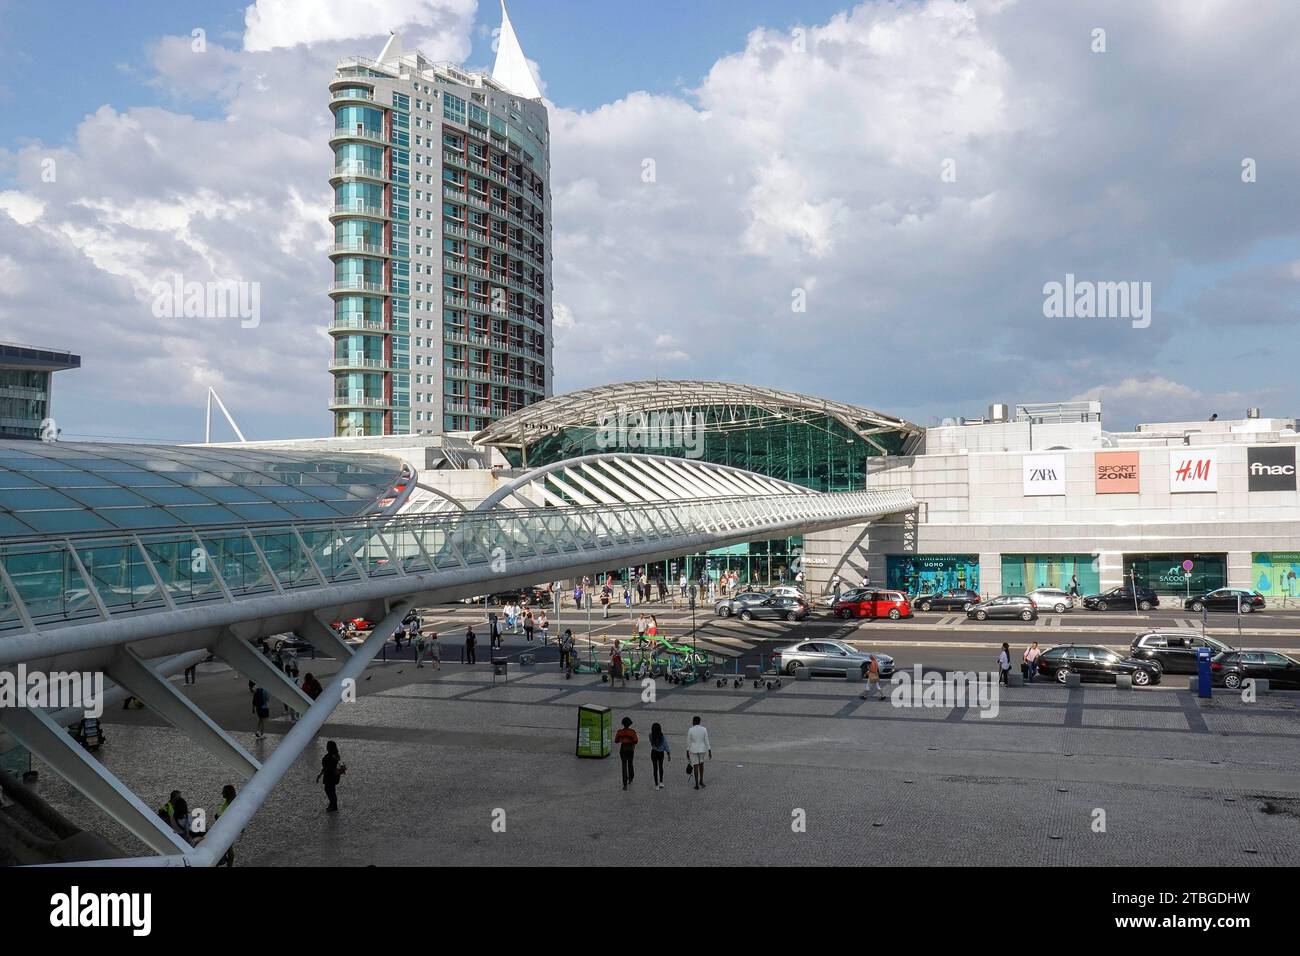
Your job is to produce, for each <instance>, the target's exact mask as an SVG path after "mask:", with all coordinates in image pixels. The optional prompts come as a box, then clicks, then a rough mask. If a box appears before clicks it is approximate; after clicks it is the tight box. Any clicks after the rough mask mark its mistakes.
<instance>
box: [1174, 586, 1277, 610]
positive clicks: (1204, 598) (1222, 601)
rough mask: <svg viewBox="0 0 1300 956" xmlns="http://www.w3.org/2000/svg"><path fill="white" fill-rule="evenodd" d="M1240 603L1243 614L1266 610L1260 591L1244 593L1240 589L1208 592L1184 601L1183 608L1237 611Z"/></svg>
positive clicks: (1220, 589)
mask: <svg viewBox="0 0 1300 956" xmlns="http://www.w3.org/2000/svg"><path fill="white" fill-rule="evenodd" d="M1238 603H1240V605H1241V613H1242V614H1250V613H1251V612H1253V611H1262V610H1264V595H1262V594H1260V593H1259V592H1258V591H1243V590H1241V589H1240V588H1219V589H1218V590H1217V591H1207V592H1206V593H1204V594H1196V595H1193V596H1192V597H1189V598H1187V599H1186V600H1185V601H1183V607H1184V608H1185V609H1186V610H1188V611H1200V610H1202V609H1208V610H1211V611H1235V610H1237V606H1238Z"/></svg>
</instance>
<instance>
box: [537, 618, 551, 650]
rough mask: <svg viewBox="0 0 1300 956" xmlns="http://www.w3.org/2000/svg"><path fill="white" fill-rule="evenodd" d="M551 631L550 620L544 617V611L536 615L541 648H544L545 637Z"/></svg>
mask: <svg viewBox="0 0 1300 956" xmlns="http://www.w3.org/2000/svg"><path fill="white" fill-rule="evenodd" d="M550 629H551V620H550V618H548V617H547V616H546V611H545V610H543V611H542V613H541V614H539V615H537V633H538V634H539V635H540V636H541V641H542V646H543V647H545V646H546V635H547V632H548V631H550Z"/></svg>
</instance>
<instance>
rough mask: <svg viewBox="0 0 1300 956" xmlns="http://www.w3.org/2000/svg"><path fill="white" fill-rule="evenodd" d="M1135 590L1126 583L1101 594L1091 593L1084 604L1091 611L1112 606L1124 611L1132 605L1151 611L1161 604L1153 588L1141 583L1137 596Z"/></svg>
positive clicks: (1104, 609)
mask: <svg viewBox="0 0 1300 956" xmlns="http://www.w3.org/2000/svg"><path fill="white" fill-rule="evenodd" d="M1134 590H1135V589H1134V588H1132V587H1130V586H1128V585H1125V586H1124V587H1118V588H1111V589H1110V590H1109V591H1103V592H1102V593H1101V594H1089V595H1087V596H1086V597H1085V598H1084V599H1083V606H1084V607H1086V608H1087V609H1088V610H1089V611H1107V610H1110V609H1111V608H1116V609H1118V610H1121V611H1123V610H1126V609H1128V608H1131V607H1136V608H1137V609H1138V610H1139V611H1149V610H1151V609H1152V608H1153V607H1159V606H1160V598H1159V597H1158V596H1157V595H1156V592H1155V591H1154V590H1152V589H1151V588H1145V587H1142V586H1140V585H1139V586H1138V587H1137V588H1136V590H1137V594H1136V596H1135V595H1134V593H1133V591H1134Z"/></svg>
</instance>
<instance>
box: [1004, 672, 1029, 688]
mask: <svg viewBox="0 0 1300 956" xmlns="http://www.w3.org/2000/svg"><path fill="white" fill-rule="evenodd" d="M1007 686H1008V687H1024V686H1025V675H1024V674H1022V673H1020V672H1019V671H1008V672H1007Z"/></svg>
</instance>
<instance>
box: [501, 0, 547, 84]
mask: <svg viewBox="0 0 1300 956" xmlns="http://www.w3.org/2000/svg"><path fill="white" fill-rule="evenodd" d="M492 79H494V80H496V81H497V82H498V83H500V84H501V85H502V86H504V87H505V88H506V89H507V90H509V91H510V92H511V93H514V94H515V95H516V96H522V97H523V98H524V99H526V100H540V99H541V98H542V91H541V90H540V89H538V87H537V80H536V78H535V77H534V76H533V71H532V70H531V69H529V68H528V59H527V58H526V57H525V56H524V51H523V48H522V47H521V46H520V45H519V38H518V37H516V36H515V28H514V27H513V26H511V24H510V14H508V13H506V0H501V33H500V35H499V36H498V38H497V61H496V64H495V65H494V66H493V67H492Z"/></svg>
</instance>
